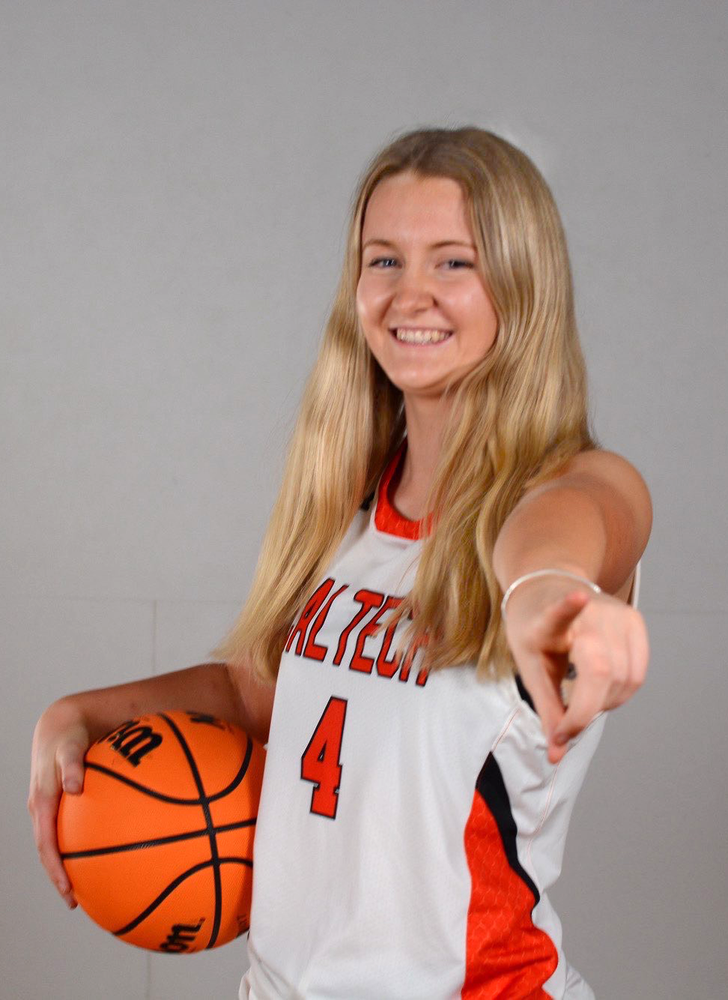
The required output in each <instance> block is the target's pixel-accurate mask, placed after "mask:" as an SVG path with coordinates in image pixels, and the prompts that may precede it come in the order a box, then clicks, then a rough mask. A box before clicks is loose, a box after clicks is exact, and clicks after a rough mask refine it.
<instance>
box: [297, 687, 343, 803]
mask: <svg viewBox="0 0 728 1000" xmlns="http://www.w3.org/2000/svg"><path fill="white" fill-rule="evenodd" d="M345 720H346V699H345V698H329V703H328V705H327V706H326V708H325V709H324V711H323V715H322V716H321V718H320V719H319V723H318V725H317V726H316V728H315V729H314V732H313V736H312V737H311V739H310V740H309V742H308V746H307V747H306V749H305V751H304V754H303V756H302V757H301V778H302V780H303V781H311V782H313V784H314V785H315V786H316V787H315V788H314V790H313V792H312V793H311V812H314V813H317V814H318V815H319V816H326V817H328V819H336V807H337V805H338V803H339V783H340V782H341V770H342V769H341V738H342V736H343V734H344V722H345Z"/></svg>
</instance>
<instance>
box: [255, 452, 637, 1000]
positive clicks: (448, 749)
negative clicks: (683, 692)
mask: <svg viewBox="0 0 728 1000" xmlns="http://www.w3.org/2000/svg"><path fill="white" fill-rule="evenodd" d="M403 451H404V445H403V447H402V448H401V449H400V450H399V452H398V453H397V455H396V456H395V457H394V459H393V460H392V462H391V463H390V465H389V467H388V469H387V470H386V471H385V473H384V474H383V476H382V477H381V480H380V483H379V486H378V488H377V490H376V492H375V494H374V497H373V498H372V500H371V502H370V504H369V506H368V508H367V506H366V505H365V506H364V507H363V508H362V509H360V510H359V512H358V513H357V516H356V517H355V519H354V521H353V523H352V524H351V526H350V528H349V530H348V532H347V534H346V536H345V537H344V539H343V541H342V543H341V545H340V547H339V549H338V551H337V553H336V555H335V557H334V559H333V561H332V563H331V565H330V567H329V569H328V571H327V572H326V574H325V575H324V577H323V579H321V580H320V582H319V583H318V585H317V586H316V588H315V589H314V591H313V592H312V594H311V595H310V599H309V600H308V602H307V604H306V606H305V608H304V609H303V611H302V612H301V614H300V615H299V616H298V617H297V619H296V620H295V621H294V622H293V624H292V627H291V631H290V633H289V635H288V639H287V642H286V645H285V649H284V652H283V655H282V658H281V665H280V673H279V676H278V681H277V686H276V694H275V702H274V706H273V715H272V721H271V729H270V738H269V744H268V755H267V760H266V766H265V776H264V780H263V790H262V797H261V803H260V810H259V814H258V822H257V830H256V838H255V875H254V886H253V902H252V912H251V931H250V938H249V943H248V951H249V956H250V961H251V967H250V969H249V970H248V972H247V973H246V974H245V975H244V977H243V980H242V982H241V985H240V998H241V1000H279V998H286V1000H288V998H297V1000H299V998H301V1000H302V998H306V1000H324V998H325V1000H450V998H455V997H463V998H474V997H478V998H496V997H499V998H502V997H508V998H509V1000H511V998H512V1000H518V998H526V997H528V998H535V997H555V998H568V1000H582V998H590V997H593V993H592V991H591V989H590V988H589V987H588V986H587V985H586V983H585V982H584V981H583V979H582V978H581V977H580V976H579V974H578V973H577V972H576V971H575V970H574V969H573V968H572V967H570V966H569V965H568V963H567V962H566V960H565V957H564V954H563V951H562V948H561V925H560V923H559V919H558V917H557V915H556V913H555V911H554V909H553V907H552V905H551V903H550V901H549V898H548V895H547V892H546V890H547V889H548V887H549V886H551V885H552V884H553V883H554V881H555V880H556V878H557V877H558V875H559V872H560V870H561V861H562V855H563V849H564V841H565V838H566V832H567V827H568V824H569V818H570V816H571V812H572V809H573V806H574V801H575V799H576V795H577V793H578V791H579V788H580V787H581V784H582V781H583V779H584V775H585V773H586V770H587V767H588V765H589V762H590V760H591V758H592V755H593V754H594V751H595V749H596V746H597V744H598V742H599V738H600V736H601V733H602V729H603V726H604V713H603V712H602V713H599V715H597V716H596V717H595V718H594V719H593V720H592V722H591V723H590V725H589V726H587V727H586V729H585V730H584V731H583V732H582V733H581V734H580V735H579V736H578V737H577V738H576V739H575V740H573V741H572V743H571V745H570V747H569V750H568V751H567V753H566V754H565V756H564V757H563V759H562V760H561V761H560V762H559V763H558V764H556V765H554V764H551V763H550V762H549V760H548V757H547V749H548V745H547V741H546V738H545V736H544V733H543V730H542V728H541V723H540V721H539V717H538V716H537V714H536V712H535V711H534V709H533V707H532V705H531V703H530V699H528V695H527V693H526V691H525V688H523V686H522V685H520V683H519V681H518V680H517V679H515V678H513V677H508V678H506V679H502V680H494V679H485V680H483V679H479V678H477V677H476V671H475V667H474V665H462V666H454V667H449V668H447V669H444V670H438V671H433V672H432V673H430V674H429V675H427V674H425V673H424V672H422V671H421V667H420V664H421V660H422V655H423V651H422V649H421V648H418V643H417V641H415V642H414V643H413V644H412V645H411V646H410V647H409V648H408V649H407V651H406V652H405V654H404V655H401V656H397V655H395V646H396V644H397V638H398V637H399V636H400V635H401V633H402V632H403V631H404V629H405V627H406V623H404V622H402V623H400V624H399V626H398V627H397V630H396V631H394V630H393V629H392V628H391V627H389V628H387V629H385V630H380V631H379V632H378V633H377V634H376V635H373V634H372V632H373V630H374V627H375V625H376V624H377V622H379V620H380V619H381V618H382V617H385V616H387V612H388V610H389V609H390V608H392V607H395V606H397V604H398V603H399V602H400V601H401V599H402V597H403V596H404V595H405V594H407V593H408V592H409V590H410V589H411V587H412V584H413V581H414V575H415V571H416V567H417V560H418V556H419V553H420V551H421V546H422V541H421V540H420V539H419V538H418V535H419V522H413V521H408V520H407V519H405V518H403V517H402V516H401V515H400V514H399V513H398V512H397V510H396V509H395V508H394V506H393V505H392V502H391V498H390V495H389V492H388V487H389V483H390V481H391V479H392V476H393V473H394V471H395V469H396V467H397V465H398V463H399V461H400V460H401V458H402V456H403ZM638 586H639V567H638V572H637V576H636V579H635V586H634V587H633V599H632V603H633V604H635V603H636V594H637V589H638Z"/></svg>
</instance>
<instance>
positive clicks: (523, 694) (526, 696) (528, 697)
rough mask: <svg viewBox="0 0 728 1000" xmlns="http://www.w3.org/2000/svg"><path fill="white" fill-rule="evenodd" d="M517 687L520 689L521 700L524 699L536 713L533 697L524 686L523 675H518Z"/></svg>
mask: <svg viewBox="0 0 728 1000" xmlns="http://www.w3.org/2000/svg"><path fill="white" fill-rule="evenodd" d="M516 687H517V688H518V693H519V694H520V696H521V698H523V700H524V701H525V702H526V704H527V705H530V707H531V708H532V709H533V711H534V712H535V711H536V706H535V705H534V704H533V699H532V698H531V695H530V694H529V693H528V691H527V690H526V688H525V686H524V684H523V681H522V680H521V675H520V674H516ZM536 714H538V713H536Z"/></svg>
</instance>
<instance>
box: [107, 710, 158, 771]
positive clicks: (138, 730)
mask: <svg viewBox="0 0 728 1000" xmlns="http://www.w3.org/2000/svg"><path fill="white" fill-rule="evenodd" d="M104 742H106V743H110V744H111V749H112V750H116V752H117V753H120V754H121V755H122V756H123V757H126V759H127V760H128V761H129V763H130V764H131V765H132V766H133V767H138V766H139V762H140V761H141V760H142V758H143V757H146V755H147V754H148V753H151V751H152V750H154V749H155V747H158V746H159V744H160V743H161V742H162V735H161V733H157V732H155V731H154V730H153V729H152V727H151V726H141V725H139V720H138V719H132V720H131V721H130V722H125V723H123V724H122V725H121V726H119V728H118V729H115V730H114V731H113V733H109V735H108V736H106V737H104Z"/></svg>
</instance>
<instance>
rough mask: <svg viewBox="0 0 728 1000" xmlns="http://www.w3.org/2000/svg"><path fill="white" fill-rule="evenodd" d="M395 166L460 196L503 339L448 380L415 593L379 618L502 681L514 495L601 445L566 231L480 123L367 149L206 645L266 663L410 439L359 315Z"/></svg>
mask: <svg viewBox="0 0 728 1000" xmlns="http://www.w3.org/2000/svg"><path fill="white" fill-rule="evenodd" d="M404 171H411V172H414V173H415V174H416V175H419V176H423V177H448V178H451V179H453V180H455V181H457V182H458V183H459V184H460V186H461V190H462V191H463V195H464V200H465V204H466V209H467V212H468V215H469V220H470V224H471V228H472V231H473V235H474V238H475V243H476V246H477V249H478V261H479V267H480V270H481V276H482V278H483V281H484V282H485V286H486V288H487V290H488V293H489V296H490V298H491V301H492V303H493V306H494V309H495V312H496V316H497V319H498V333H497V336H496V341H495V343H494V345H493V347H492V348H491V350H490V351H489V352H488V354H487V355H486V357H485V358H484V359H483V360H482V361H481V362H480V363H479V364H478V365H477V366H476V367H475V368H474V369H473V370H471V371H470V372H468V374H467V375H466V376H465V377H463V378H462V379H461V380H460V381H459V383H458V384H457V385H452V386H450V387H448V390H446V391H447V392H448V394H449V395H451V396H452V404H453V405H452V406H451V407H450V411H449V419H448V420H447V425H446V427H445V428H444V431H443V443H442V450H441V454H440V458H439V464H438V466H437V469H436V472H435V477H434V481H433V484H432V488H431V491H430V496H429V502H428V504H427V508H426V509H427V510H430V511H433V512H434V526H433V530H432V531H431V533H430V534H429V535H428V536H426V537H425V538H424V539H423V543H422V550H421V554H420V559H419V563H418V567H417V572H416V577H415V581H414V584H413V587H412V590H411V592H410V593H409V594H408V595H406V596H405V599H404V601H403V602H402V603H401V604H400V605H399V606H398V607H397V608H395V609H393V610H392V612H391V614H390V617H388V618H387V619H386V620H382V622H381V623H380V628H386V627H388V626H389V625H391V624H392V623H393V622H395V621H399V620H400V619H403V618H404V619H407V620H409V619H411V621H410V622H409V624H408V626H407V628H406V630H405V632H404V635H403V642H402V643H401V644H400V649H401V648H403V647H404V646H406V645H408V644H409V643H410V642H412V641H414V640H415V639H416V637H417V636H422V635H423V634H424V635H425V636H427V637H428V638H429V642H427V643H426V644H425V648H424V660H423V667H424V668H425V669H432V670H435V669H439V668H441V667H447V666H454V665H458V664H464V663H475V664H476V665H477V668H478V671H479V673H480V674H481V676H482V675H486V674H489V675H493V676H498V677H503V676H505V675H507V674H508V673H509V672H513V670H514V663H513V659H512V657H511V654H510V651H509V649H508V646H507V644H506V641H505V637H504V633H503V629H502V627H501V618H500V609H499V601H500V598H501V596H502V594H501V588H500V586H499V584H498V581H497V579H496V577H495V574H494V572H493V566H492V554H493V547H494V545H495V541H496V539H497V537H498V533H499V531H500V529H501V527H502V525H503V522H504V521H505V520H506V518H507V517H508V515H509V514H510V512H511V511H512V510H513V508H514V507H515V505H516V504H517V503H518V501H519V499H520V498H521V497H522V496H523V494H524V492H525V490H527V489H528V488H530V487H532V486H535V485H537V484H539V483H541V482H544V481H545V480H547V479H549V478H550V477H552V476H554V475H556V474H557V473H558V472H559V471H560V470H561V469H562V468H563V466H564V465H565V464H566V462H567V461H568V460H569V459H570V458H572V457H573V456H574V455H575V454H577V453H578V452H580V451H582V450H585V449H588V448H593V447H596V442H595V439H594V438H593V437H592V435H591V433H590V430H589V420H588V407H587V385H586V371H585V366H584V359H583V356H582V352H581V347H580V344H579V337H578V333H577V328H576V320H575V314H574V296H573V284H572V277H571V268H570V264H569V257H568V251H567V246H566V238H565V235H564V231H563V227H562V224H561V220H560V218H559V213H558V210H557V208H556V204H555V202H554V199H553V196H552V194H551V191H550V190H549V187H548V185H547V184H546V182H545V180H544V179H543V177H542V176H541V174H540V173H539V171H538V170H537V169H536V167H535V166H534V164H533V163H532V162H531V160H530V159H529V158H528V157H527V156H526V155H525V154H524V153H523V152H521V151H520V150H519V149H517V148H516V147H515V146H513V145H511V144H510V143H509V142H507V141H506V140H505V139H502V138H500V137H499V136H497V135H494V134H493V133H492V132H488V131H485V130H483V129H479V128H475V127H465V128H457V129H445V128H433V129H418V130H416V131H410V132H406V133H404V134H402V135H400V136H398V137H397V138H395V140H394V141H393V142H391V143H390V144H388V145H387V146H386V147H385V148H383V149H382V150H381V151H380V152H379V153H378V154H377V155H376V156H375V157H374V158H373V160H372V161H371V163H370V164H369V166H368V168H367V169H366V170H365V172H364V173H363V175H362V177H361V179H360V181H359V184H358V187H357V191H356V193H355V196H354V199H353V203H352V210H351V217H350V221H349V227H348V242H347V247H346V251H345V259H344V264H343V270H342V275H341V279H340V282H339V286H338V290H337V293H336V297H335V300H334V304H333V307H332V310H331V314H330V316H329V319H328V322H327V325H326V329H325V333H324V337H323V341H322V344H321V348H320V352H319V355H318V359H317V361H316V363H315V365H314V368H313V370H312V372H311V374H310V376H309V379H308V382H307V384H306V388H305V391H304V395H303V400H302V404H301V409H300V413H299V416H298V420H297V423H296V426H295V429H294V432H293V435H292V439H291V442H290V445H289V449H288V454H287V458H286V465H285V471H284V475H283V483H282V486H281V490H280V493H279V495H278V498H277V501H276V503H275V506H274V508H273V511H272V514H271V518H270V522H269V524H268V529H267V531H266V534H265V537H264V540H263V545H262V550H261V553H260V557H259V559H258V564H257V568H256V571H255V576H254V579H253V584H252V587H251V590H250V593H249V596H248V599H247V601H246V603H245V605H244V607H243V609H242V611H241V613H240V616H239V618H238V621H237V622H236V624H235V625H234V627H233V629H232V630H231V632H230V633H229V635H228V636H227V638H226V639H225V640H224V642H223V643H221V644H220V646H218V647H217V649H216V650H215V651H214V653H213V655H214V656H216V657H217V658H219V659H221V660H223V661H226V662H228V663H231V664H239V663H243V662H246V661H248V662H252V663H253V665H254V666H255V667H256V669H257V670H258V671H259V672H260V673H261V674H262V675H267V676H269V677H271V678H273V677H275V676H276V675H277V671H278V666H279V662H280V657H281V653H282V651H283V647H284V645H285V642H286V638H287V635H288V632H289V630H290V628H291V625H292V623H293V621H294V619H295V617H296V616H297V614H298V613H299V612H300V611H301V610H302V608H303V606H304V605H305V602H306V600H307V599H308V597H309V596H310V594H311V592H312V590H313V589H314V587H315V586H316V585H317V584H318V583H319V582H320V580H321V578H322V577H323V575H324V573H325V571H326V569H327V566H328V565H329V563H330V562H331V559H332V558H333V556H334V554H335V552H336V550H337V548H338V547H339V544H340V542H341V541H342V539H343V537H344V535H345V533H346V530H347V528H348V527H349V525H350V523H351V521H352V519H353V518H354V516H355V515H356V513H357V510H358V508H359V507H360V506H361V504H362V500H363V499H364V498H365V497H366V496H368V495H369V494H370V493H371V492H372V491H373V490H374V489H375V487H376V485H377V483H378V481H379V477H380V476H381V474H382V472H383V470H384V469H385V468H386V466H387V465H388V463H389V462H390V460H391V459H392V457H393V456H394V454H395V452H396V451H397V449H398V447H399V445H400V444H401V442H402V440H403V437H404V434H405V430H406V428H405V420H404V408H403V398H402V393H401V391H400V390H399V389H397V388H396V387H395V386H394V385H393V384H392V383H391V382H390V381H389V379H388V378H387V376H386V375H385V374H384V372H383V371H382V369H381V368H380V366H379V364H378V363H377V362H376V360H375V359H374V357H373V355H372V354H371V352H370V350H369V347H368V346H367V343H366V341H365V339H364V335H363V332H362V330H361V327H360V324H359V320H358V316H357V311H356V288H357V284H358V281H359V274H360V270H361V231H362V223H363V219H364V213H365V210H366V206H367V203H368V201H369V198H370V197H371V195H372V192H373V190H374V188H375V187H376V186H377V184H379V182H380V181H382V180H383V179H384V178H385V177H389V176H391V175H394V174H399V173H402V172H404Z"/></svg>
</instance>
